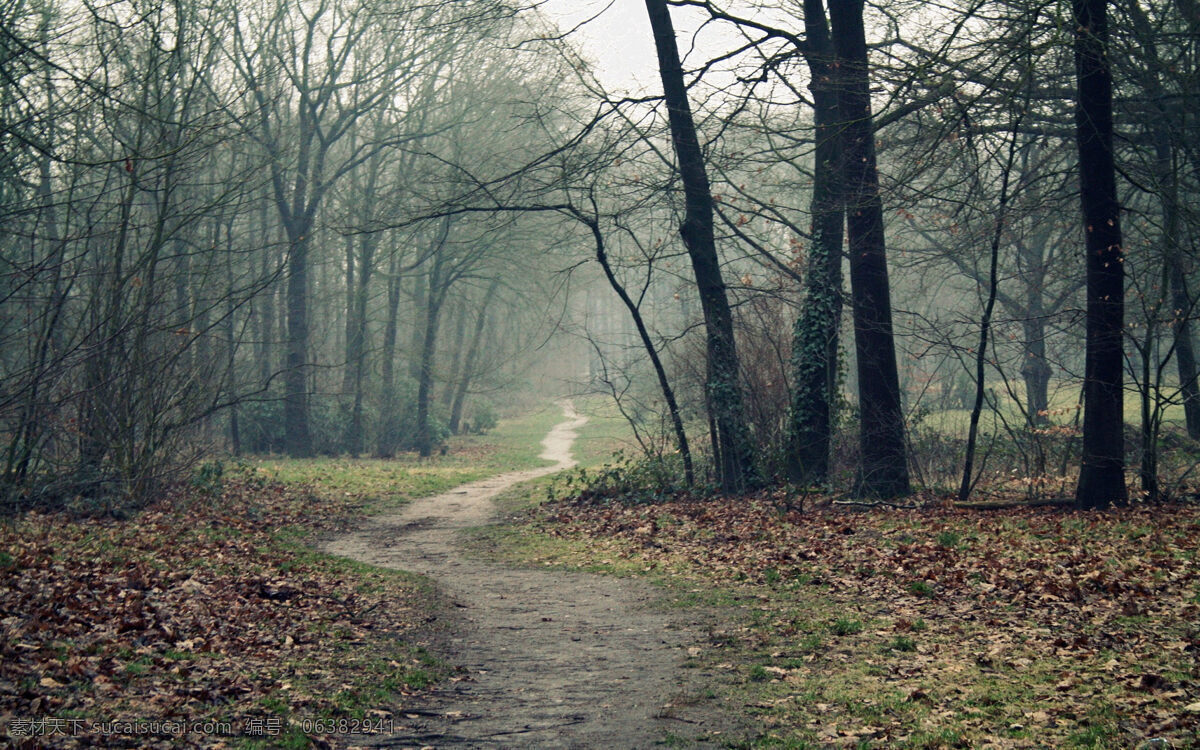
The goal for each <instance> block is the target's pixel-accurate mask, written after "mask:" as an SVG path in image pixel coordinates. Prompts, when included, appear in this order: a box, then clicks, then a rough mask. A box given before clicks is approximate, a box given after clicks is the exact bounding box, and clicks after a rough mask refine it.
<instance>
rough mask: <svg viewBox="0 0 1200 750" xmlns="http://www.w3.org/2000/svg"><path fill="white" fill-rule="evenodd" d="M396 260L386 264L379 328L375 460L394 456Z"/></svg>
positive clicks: (398, 285)
mask: <svg viewBox="0 0 1200 750" xmlns="http://www.w3.org/2000/svg"><path fill="white" fill-rule="evenodd" d="M399 274H400V261H399V259H398V258H397V257H396V253H393V254H392V258H391V261H390V262H389V263H388V277H387V318H386V320H385V321H384V325H383V343H382V346H381V347H380V354H379V356H380V358H381V365H380V374H379V390H380V406H379V436H378V440H377V443H376V449H375V454H376V455H377V456H378V457H379V458H391V457H392V456H395V455H396V412H397V411H398V408H397V406H398V405H397V399H396V334H397V331H398V329H399V317H400V278H399Z"/></svg>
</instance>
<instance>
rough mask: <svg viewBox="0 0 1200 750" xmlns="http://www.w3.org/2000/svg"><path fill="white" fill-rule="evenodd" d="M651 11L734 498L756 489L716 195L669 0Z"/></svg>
mask: <svg viewBox="0 0 1200 750" xmlns="http://www.w3.org/2000/svg"><path fill="white" fill-rule="evenodd" d="M646 11H647V13H648V14H649V17H650V26H651V28H652V29H653V32H654V46H655V49H656V51H657V53H658V69H659V77H660V78H661V79H662V84H663V94H664V98H665V101H666V105H667V114H668V118H669V120H670V126H671V141H672V143H673V145H674V149H675V157H676V159H677V161H678V163H679V176H680V180H681V181H682V183H683V190H684V195H685V202H686V210H685V214H684V219H683V223H682V225H681V226H680V228H679V234H680V235H681V236H682V237H683V243H684V245H685V246H686V248H687V251H688V256H689V258H690V259H691V263H692V271H693V274H694V275H695V277H696V286H697V287H698V288H699V292H700V304H701V307H702V309H703V312H704V327H705V333H706V344H707V370H708V376H707V377H708V382H707V388H706V390H707V395H708V400H709V404H710V410H711V416H712V421H713V424H714V426H715V434H714V435H713V448H714V451H713V452H714V454H715V455H717V456H718V457H719V460H718V464H717V478H718V480H719V482H720V484H721V489H722V491H724V492H726V493H737V492H741V491H743V490H745V489H747V488H748V487H751V486H754V485H755V484H757V483H758V478H757V475H756V471H755V468H754V452H753V447H752V445H751V443H750V433H749V428H748V427H747V425H746V421H745V414H744V411H743V408H742V391H741V384H740V382H739V378H740V374H739V368H738V357H737V348H736V345H735V343H734V338H733V315H732V313H731V311H730V309H729V300H728V298H727V296H726V292H725V281H724V279H723V278H722V277H721V265H720V259H719V258H718V256H717V247H716V239H715V237H714V235H713V199H712V192H711V189H710V187H709V181H708V173H707V172H706V170H705V166H704V154H703V152H702V151H701V149H700V140H699V138H698V136H697V135H696V125H695V121H694V120H693V118H692V111H691V105H690V104H689V103H688V98H687V88H686V86H685V84H684V81H683V68H682V65H681V64H680V59H679V48H678V46H677V44H676V41H675V29H674V27H673V26H672V23H671V15H670V12H669V11H668V10H667V4H666V2H665V0H646Z"/></svg>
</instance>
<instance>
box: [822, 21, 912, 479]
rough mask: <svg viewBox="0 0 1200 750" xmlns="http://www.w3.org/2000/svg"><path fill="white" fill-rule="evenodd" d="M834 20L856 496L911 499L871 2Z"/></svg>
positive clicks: (832, 22) (833, 32)
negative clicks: (880, 163) (878, 147)
mask: <svg viewBox="0 0 1200 750" xmlns="http://www.w3.org/2000/svg"><path fill="white" fill-rule="evenodd" d="M829 16H830V24H831V26H832V36H833V46H834V49H835V51H836V52H837V57H838V64H839V65H840V67H841V81H840V85H839V87H838V107H839V110H840V114H841V119H842V122H843V127H842V145H843V148H842V160H843V161H842V163H843V165H844V173H843V191H844V192H843V195H844V200H843V206H844V207H845V210H846V229H847V235H848V237H849V244H850V247H849V250H850V285H851V301H852V307H853V311H854V349H855V353H856V355H857V360H858V405H859V410H860V414H861V422H860V432H859V440H860V450H861V453H862V465H861V468H860V473H859V476H858V479H857V482H856V484H857V486H856V489H855V491H856V494H858V495H860V496H866V497H879V498H888V497H897V496H900V495H907V494H908V493H909V492H910V488H909V479H908V459H907V452H906V449H905V444H904V411H903V407H902V405H901V401H900V378H899V373H898V371H897V369H896V347H895V341H894V339H893V335H892V302H891V288H890V283H889V280H888V267H887V252H886V245H885V240H884V227H883V202H882V199H881V197H880V194H879V174H878V171H877V168H876V161H875V128H874V125H873V122H872V118H871V94H870V85H869V79H868V62H867V42H866V31H865V29H864V28H863V2H862V0H830V2H829Z"/></svg>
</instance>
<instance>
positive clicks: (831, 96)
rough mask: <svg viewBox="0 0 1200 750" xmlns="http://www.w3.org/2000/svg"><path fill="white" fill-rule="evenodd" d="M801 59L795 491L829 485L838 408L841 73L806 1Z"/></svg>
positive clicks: (791, 446)
mask: <svg viewBox="0 0 1200 750" xmlns="http://www.w3.org/2000/svg"><path fill="white" fill-rule="evenodd" d="M804 28H805V33H806V35H807V39H808V47H807V48H806V49H805V53H804V54H805V58H806V59H807V61H808V68H809V71H810V73H811V75H810V78H811V79H812V84H811V85H810V88H811V89H812V94H813V118H814V121H815V125H816V151H815V159H814V164H813V187H812V201H811V204H810V205H811V208H812V235H813V236H812V244H811V246H810V247H809V254H808V274H807V286H806V288H805V295H804V306H803V308H802V309H801V311H800V316H799V317H798V318H797V319H796V324H795V327H794V328H793V330H792V373H793V374H792V380H793V390H792V404H791V414H790V417H789V420H788V434H787V441H788V442H787V446H788V450H787V456H786V467H787V474H788V479H789V480H790V481H792V482H795V483H797V484H821V483H824V482H825V481H826V480H828V478H829V452H830V447H831V445H832V443H833V423H834V410H835V405H836V403H837V377H838V330H839V328H840V327H841V319H842V239H843V237H844V235H843V231H842V223H843V221H844V218H845V213H844V212H843V211H842V206H841V204H840V202H839V200H838V194H839V190H840V188H839V175H840V174H841V166H840V164H839V155H840V153H841V144H840V141H839V137H838V135H839V133H840V131H841V125H840V124H839V122H838V106H837V98H838V92H837V87H836V83H835V80H836V78H835V77H836V75H837V72H838V68H837V66H836V65H835V64H834V63H835V57H834V52H833V41H832V39H830V37H829V26H828V24H827V22H826V19H825V6H824V5H823V4H822V2H821V0H805V3H804Z"/></svg>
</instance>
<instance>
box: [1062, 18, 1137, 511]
mask: <svg viewBox="0 0 1200 750" xmlns="http://www.w3.org/2000/svg"><path fill="white" fill-rule="evenodd" d="M1107 5H1108V4H1107V2H1106V0H1074V1H1073V3H1072V11H1073V13H1074V23H1073V24H1072V26H1073V27H1074V28H1075V76H1076V84H1077V91H1078V98H1077V101H1076V105H1075V138H1076V142H1077V144H1078V147H1079V197H1080V203H1081V205H1082V208H1083V224H1084V235H1085V237H1086V245H1085V247H1086V251H1087V353H1086V356H1085V360H1084V374H1083V378H1084V380H1083V459H1082V466H1081V468H1080V471H1079V484H1078V486H1077V487H1076V489H1075V505H1076V507H1078V508H1080V509H1095V508H1107V507H1109V506H1110V505H1112V504H1114V503H1124V502H1126V501H1127V500H1128V492H1127V490H1126V488H1125V437H1124V432H1123V431H1124V413H1123V412H1124V408H1123V407H1124V392H1123V390H1122V385H1123V380H1122V375H1123V373H1122V370H1121V368H1122V364H1123V362H1122V359H1123V357H1122V354H1123V349H1122V344H1123V329H1124V321H1125V267H1124V260H1125V259H1124V252H1123V250H1122V248H1121V224H1120V219H1121V216H1120V204H1119V203H1118V202H1117V187H1116V171H1115V166H1114V163H1113V150H1112V130H1113V117H1112V71H1111V69H1110V67H1109V60H1108V17H1107V15H1108V7H1107Z"/></svg>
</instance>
